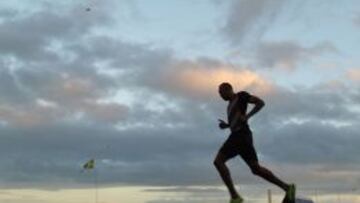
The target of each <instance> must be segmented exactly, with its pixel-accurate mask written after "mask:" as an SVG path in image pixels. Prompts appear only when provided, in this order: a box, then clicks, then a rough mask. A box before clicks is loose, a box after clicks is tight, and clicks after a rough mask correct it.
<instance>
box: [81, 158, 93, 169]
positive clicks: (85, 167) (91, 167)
mask: <svg viewBox="0 0 360 203" xmlns="http://www.w3.org/2000/svg"><path fill="white" fill-rule="evenodd" d="M94 167H95V160H94V159H91V160H89V161H88V162H86V163H85V164H84V166H83V168H84V169H93V168H94Z"/></svg>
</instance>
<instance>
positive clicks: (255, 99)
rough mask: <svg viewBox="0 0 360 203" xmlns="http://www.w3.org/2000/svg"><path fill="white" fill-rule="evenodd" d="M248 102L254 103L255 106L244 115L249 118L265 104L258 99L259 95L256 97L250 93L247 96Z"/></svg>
mask: <svg viewBox="0 0 360 203" xmlns="http://www.w3.org/2000/svg"><path fill="white" fill-rule="evenodd" d="M249 103H252V104H255V106H254V107H253V108H252V109H251V111H250V112H249V113H248V114H247V115H246V119H249V118H250V117H252V116H253V115H254V114H256V113H257V112H259V111H260V109H262V108H263V107H264V106H265V102H264V101H263V100H262V99H260V98H259V97H256V96H254V95H251V96H250V98H249Z"/></svg>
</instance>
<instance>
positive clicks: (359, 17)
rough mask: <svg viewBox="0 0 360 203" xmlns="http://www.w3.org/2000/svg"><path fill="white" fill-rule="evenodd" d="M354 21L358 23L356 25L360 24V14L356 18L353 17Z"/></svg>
mask: <svg viewBox="0 0 360 203" xmlns="http://www.w3.org/2000/svg"><path fill="white" fill-rule="evenodd" d="M353 23H354V25H356V26H360V15H358V16H357V17H355V18H354V19H353Z"/></svg>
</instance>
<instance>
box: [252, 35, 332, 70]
mask: <svg viewBox="0 0 360 203" xmlns="http://www.w3.org/2000/svg"><path fill="white" fill-rule="evenodd" d="M336 52H337V49H336V47H334V45H332V44H331V43H329V42H322V43H319V44H317V45H315V46H313V47H303V46H301V45H299V44H297V43H296V42H291V41H284V42H262V43H260V44H259V46H258V48H257V52H256V57H257V58H258V60H257V63H258V65H259V66H260V67H270V68H272V67H282V68H286V69H289V70H293V69H295V68H296V67H297V65H298V63H299V62H300V61H310V60H311V59H313V58H314V57H317V56H319V55H321V54H324V53H336Z"/></svg>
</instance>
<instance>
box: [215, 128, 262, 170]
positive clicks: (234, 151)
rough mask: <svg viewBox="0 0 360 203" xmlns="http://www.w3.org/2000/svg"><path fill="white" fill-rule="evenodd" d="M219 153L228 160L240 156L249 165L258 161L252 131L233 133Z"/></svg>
mask: <svg viewBox="0 0 360 203" xmlns="http://www.w3.org/2000/svg"><path fill="white" fill-rule="evenodd" d="M219 152H221V153H222V154H224V155H225V157H226V160H228V159H231V158H233V157H235V156H236V155H240V156H241V157H242V158H243V159H244V161H245V162H246V163H247V164H248V165H249V164H250V163H251V162H254V161H255V162H257V161H258V157H257V155H256V151H255V148H254V143H253V138H252V132H251V130H250V129H245V130H240V131H236V132H232V133H231V134H230V135H229V137H228V139H227V140H226V141H225V142H224V144H223V145H222V146H221V148H220V150H219Z"/></svg>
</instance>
